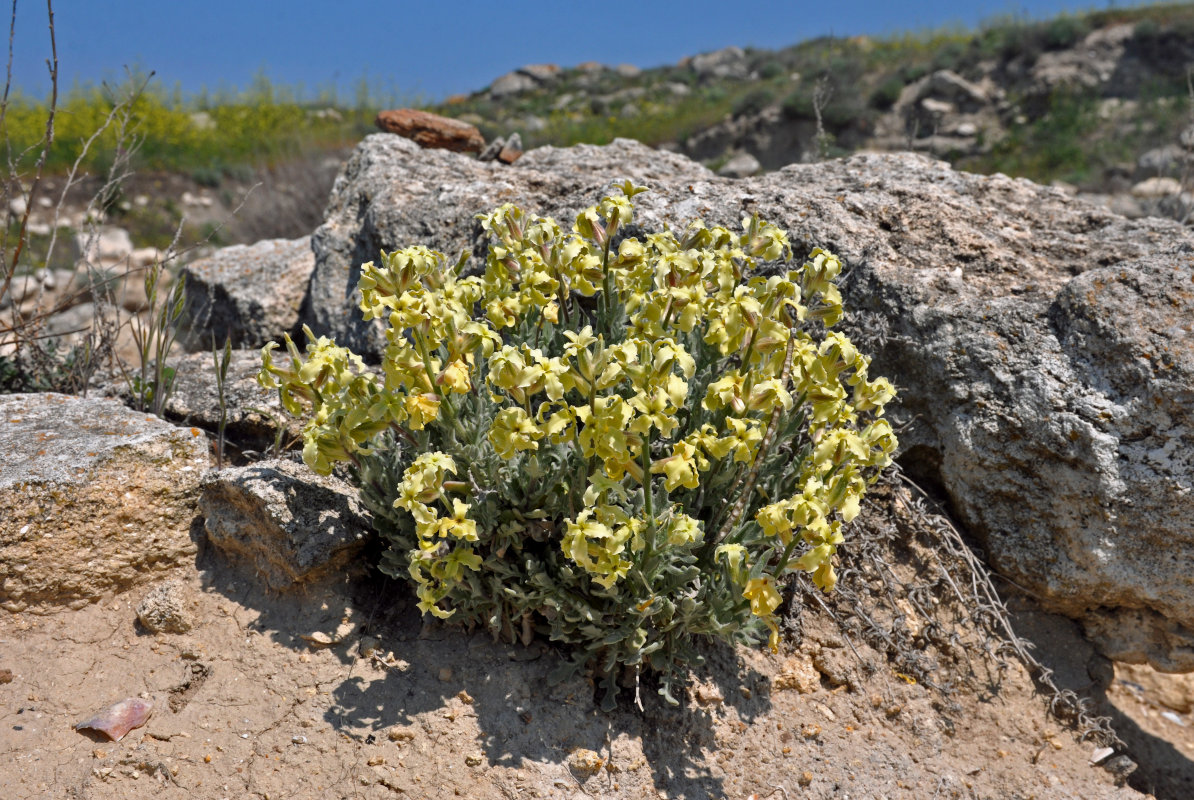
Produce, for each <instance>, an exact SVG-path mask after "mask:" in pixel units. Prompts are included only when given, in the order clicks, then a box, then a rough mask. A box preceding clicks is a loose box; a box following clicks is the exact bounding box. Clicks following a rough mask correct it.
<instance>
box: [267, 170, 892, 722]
mask: <svg viewBox="0 0 1194 800" xmlns="http://www.w3.org/2000/svg"><path fill="white" fill-rule="evenodd" d="M620 188H621V193H620V194H615V195H613V196H610V197H606V198H605V199H603V200H602V201H601V202H600V203H599V204H598V205H596V206H593V207H591V208H588V209H585V210H584V211H583V212H581V213H580V214H579V215H578V216H577V218H576V220H575V222H574V223H573V225H572V226H571V229H570V230H565V229H564V228H562V227H561V226H560V225H559V224H558V223H557V222H555V221H554V220H552V219H546V218H540V217H532V216H528V215H526V214H524V213H523V212H522V211H521V210H519V209H518V208H516V207H513V206H510V205H505V206H502V207H500V208H498V209H496V210H495V211H493V212H492V213H490V214H487V215H484V216H483V217H482V218H481V219H482V223H483V225H484V228H485V230H486V231H487V232H488V233H489V236H490V237H491V245H490V248H489V252H488V259H487V263H486V269H485V272H484V275H480V276H472V277H461V274H460V273H461V267H462V266H463V264H464V261H465V257H464V256H462V257H461V259H460V260H459V261H457V262H456V263H455V264H453V263H452V262H451V261H450V260H449V259H448V258H446V257H445V256H444V255H443V254H441V253H438V252H435V251H432V250H429V249H426V248H423V247H412V248H409V249H406V250H402V251H400V252H396V253H384V254H383V255H382V258H381V260H380V263H379V264H375V263H372V262H371V263H368V264H365V265H363V267H362V274H361V280H360V290H361V295H362V302H361V309H362V311H363V313H364V316H365V319H366V320H381V321H382V322H383V323H385V324H386V342H387V346H386V349H385V353H384V357H383V359H382V363H381V364H380V365H379V366H378V367H377V368H376V369H370V368H369V367H367V366H366V365H365V364H364V362H363V361H362V360H361V359H360V358H359V357H357V356H356V355H354V354H353V353H351V352H349V351H348V350H346V349H345V348H343V347H339V346H337V345H336V344H335V343H334V342H332V341H330V340H328V339H326V338H322V337H321V338H315V337H313V336H311V334H310V332H309V331H308V332H307V334H308V338H309V339H310V341H309V343H308V344H307V347H306V352H305V353H300V352H299V350H298V348H297V347H296V346H295V345H294V343H293V342H292V341H290V339H289V338H287V339H286V343H285V344H286V350H287V351H288V354H289V358H288V359H285V358H284V359H278V358H277V355H278V354H277V353H276V352H275V351H276V349H277V345H276V344H270V345H269V346H267V347H266V348H265V349H264V350H263V358H264V367H263V369H262V371H261V374H260V380H261V382H262V384H263V385H265V386H267V387H272V388H276V389H278V390H279V392H280V393H281V399H282V402H283V404H284V406H285V408H286V409H287V410H288V411H289V412H290V413H292V414H295V415H302V416H305V417H306V423H305V427H304V440H305V446H304V449H303V457H304V459H305V460H306V462H307V464H308V465H310V466H311V468H312V469H314V470H316V471H317V472H321V473H327V472H329V471H330V470H331V469H332V467H333V465H334V464H335V463H336V462H340V461H347V462H349V463H350V464H351V465H352V470H353V473H354V475H355V476H356V478H357V479H358V480H359V483H360V487H361V492H362V497H363V498H364V500H365V502H366V503H367V504H368V506H369V507H370V509H371V510H372V511H373V514H374V520H375V525H376V527H377V529H378V531H379V532H380V534H381V536H382V537H383V539H384V541H385V542H386V544H387V546H388V547H387V549H386V551H385V554H384V557H383V561H382V564H381V568H382V570H383V571H385V572H386V573H387V574H390V575H392V576H395V577H398V578H402V579H405V580H406V581H408V582H409V583H410V584H411V586H412V588H413V590H414V592H415V594H416V595H417V597H418V605H419V608H420V609H421V610H422V611H423V612H424V613H427V614H432V615H434V616H436V617H439V618H443V619H449V620H453V621H456V622H460V623H463V624H465V625H468V626H471V627H482V628H485V629H488V630H489V631H491V632H492V633H493V634H494V635H495V636H498V637H501V638H503V639H506V640H508V641H516V640H522V641H523V642H529V641H530V640H531V639H532V638H533V637H535V636H537V635H542V636H546V637H548V638H550V639H551V640H552V641H555V642H560V643H562V644H564V645H565V646H566V647H567V648H568V650H569V653H570V655H569V658H568V659H567V660H566V661H565V663H563V665H562V667H561V670H560V677H565V676H566V675H567V674H569V673H570V672H575V671H580V670H590V671H592V673H594V675H595V676H596V677H597V679H598V680H599V681H600V683H601V685H602V686H603V688H604V689H605V690H606V694H605V702H606V704H607V706H610V705H612V704H613V702H614V699H615V695H616V689H617V684H618V680H619V679H620V678H624V677H626V676H630V677H632V678H635V679H637V677H638V676H639V675H640V674H641V673H643V672H644V671H646V672H649V673H654V674H656V675H658V677H659V692H660V694H661V695H663V697H664V698H665V699H667V701H668V702H672V703H675V702H676V699H675V698H676V694H677V692H676V689H677V686H678V685H682V684H683V682H684V680H686V675H687V671H688V669H689V667H690V666H691V665H693V664H695V663H698V662H699V661H700V658H701V656H700V651H699V643H700V642H701V641H702V640H703V639H721V640H731V641H732V640H739V641H741V640H747V641H749V640H754V639H755V637H757V636H759V635H761V634H765V633H766V632H767V631H768V630H769V632H770V635H769V644H770V646H771V648H772V649H773V650H775V649H776V647H777V644H778V626H777V624H776V620H775V617H774V613H775V610H776V608H777V607H778V606H779V604H780V594H779V591H778V588H777V586H778V584H779V582H780V581H781V580H783V578H784V576H785V575H786V574H788V573H790V572H791V571H793V570H803V571H806V572H808V573H811V575H812V579H813V580H814V581H815V582H816V584H817V585H818V586H820V587H822V588H823V589H825V590H829V589H832V587H833V585H834V583H835V581H836V575H835V572H834V566H833V562H834V557H835V552H836V550H837V548H838V546H839V545H841V544H842V543H843V541H844V535H843V526H844V525H845V524H847V523H849V522H850V520H852V519H853V518H854V516H855V515H857V514H858V511H859V502H860V500H861V498H862V496H863V494H864V492H865V491H866V487H867V486H868V485H869V484H870V483H871V482H873V481H874V480H875V479H876V478H877V476H878V474H879V471H880V470H882V469H883V468H884V467H885V466H887V465H888V464H889V463H890V460H891V454H892V452H893V451H894V449H895V447H896V439H895V436H894V434H893V432H892V429H891V427H890V425H889V424H888V423H887V421H886V420H885V419H884V418H883V407H884V405H885V404H886V403H887V402H888V401H889V400H890V399H891V398H892V397H893V395H894V390H893V388H892V386H891V384H890V383H889V382H888V381H886V380H885V379H883V378H871V377H870V376H869V375H868V368H869V365H870V362H869V359H868V358H867V357H866V356H864V355H862V354H860V353H859V352H858V350H857V349H856V348H855V347H854V346H853V345H852V344H851V343H850V340H849V339H848V338H847V337H846V336H845V335H843V334H841V333H839V332H837V331H834V330H833V328H834V325H836V324H837V322H838V321H839V320H840V319H841V317H842V314H843V310H842V304H841V296H840V294H839V292H838V289H837V287H836V285H835V283H834V281H835V279H836V278H837V276H838V274H839V272H840V270H841V264H840V262H839V261H838V259H837V258H836V257H835V256H833V255H832V254H830V253H827V252H824V251H821V250H815V251H813V253H812V254H811V255H810V256H809V258H808V260H807V261H805V262H804V263H803V264H802V265H801V266H800V267H798V268H795V269H782V270H781V271H779V272H778V273H777V274H773V275H770V276H762V275H758V274H756V267H757V266H758V265H759V264H760V263H761V262H764V261H766V262H782V261H786V260H788V259H790V255H791V251H790V247H789V245H788V240H787V237H786V235H785V234H784V232H783V231H781V230H779V229H778V228H776V227H775V226H773V225H771V224H768V223H766V222H763V221H761V220H759V219H757V218H748V219H745V220H743V228H742V230H741V231H739V232H732V231H730V230H728V229H726V228H722V227H709V226H706V225H705V224H703V223H700V222H696V223H693V224H692V225H690V226H689V227H688V228H687V229H685V230H684V231H683V232H682V233H680V234H679V235H677V234H676V233H673V232H672V231H668V230H665V231H661V232H658V233H654V234H651V235H648V236H646V237H645V239H643V240H641V241H640V240H639V239H635V238H620V237H619V232H620V231H622V230H623V229H625V228H626V226H627V225H628V224H629V223H630V222H631V221H632V219H633V214H634V206H633V198H634V196H635V195H636V194H638V193H639V192H641V191H645V190H644V189H641V188H638V187H635V186H633V185H632V184H630V183H629V182H628V183H626V184H625V185H624V186H622V187H620ZM615 243H616V244H615Z"/></svg>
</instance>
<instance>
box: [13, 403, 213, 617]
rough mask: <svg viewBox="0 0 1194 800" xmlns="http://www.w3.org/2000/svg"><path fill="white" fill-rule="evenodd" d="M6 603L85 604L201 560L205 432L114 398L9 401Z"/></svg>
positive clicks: (33, 606) (42, 607)
mask: <svg viewBox="0 0 1194 800" xmlns="http://www.w3.org/2000/svg"><path fill="white" fill-rule="evenodd" d="M0 451H3V452H4V453H5V458H4V460H3V462H2V463H0V607H3V608H5V609H7V610H9V611H21V610H24V609H30V610H34V611H50V610H53V609H54V608H56V607H61V606H64V605H65V606H70V607H79V606H82V605H86V604H88V603H91V602H94V601H96V600H98V599H100V598H101V597H102V596H103V595H104V594H106V593H108V592H114V591H121V590H124V589H127V588H129V587H131V586H134V585H136V584H138V583H142V582H144V581H146V580H149V579H151V578H152V577H153V576H155V575H158V574H160V573H161V572H162V571H164V570H168V569H170V568H172V567H175V566H179V565H181V564H185V563H187V562H188V561H190V560H192V559H193V558H194V556H195V552H196V549H195V543H194V542H193V541H192V539H191V535H190V529H191V522H192V520H193V519H194V516H195V511H194V508H195V500H196V497H197V495H198V485H199V475H200V474H201V473H202V472H203V470H204V469H206V467H207V464H208V444H207V437H206V436H205V435H204V434H203V432H202V431H200V430H198V429H193V428H191V429H188V428H176V427H174V426H173V425H170V424H169V423H166V422H164V421H162V420H160V419H158V418H156V417H151V416H148V415H146V414H142V413H138V412H135V411H130V410H129V409H128V408H125V407H124V406H122V405H120V404H119V403H117V402H115V401H112V400H104V399H94V398H80V397H68V396H66V395H60V394H36V395H20V394H18V395H8V396H3V397H0Z"/></svg>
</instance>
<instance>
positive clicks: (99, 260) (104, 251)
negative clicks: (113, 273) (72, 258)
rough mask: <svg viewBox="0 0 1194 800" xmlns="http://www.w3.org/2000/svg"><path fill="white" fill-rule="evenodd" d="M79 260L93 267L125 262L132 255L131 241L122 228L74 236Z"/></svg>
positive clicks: (104, 229) (105, 229)
mask: <svg viewBox="0 0 1194 800" xmlns="http://www.w3.org/2000/svg"><path fill="white" fill-rule="evenodd" d="M75 247H77V248H78V250H79V253H80V256H79V257H80V259H81V260H82V261H83V262H85V263H87V264H90V265H91V266H93V267H100V266H104V267H110V266H114V265H117V264H119V263H120V262H122V261H125V259H127V258H128V257H129V256H130V255H132V253H133V240H132V239H131V238H130V237H129V232H128V231H126V230H125V229H124V228H101V229H100V230H98V231H95V232H94V233H79V234H76V235H75Z"/></svg>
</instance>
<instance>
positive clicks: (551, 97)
mask: <svg viewBox="0 0 1194 800" xmlns="http://www.w3.org/2000/svg"><path fill="white" fill-rule="evenodd" d="M1120 23H1126V24H1130V25H1132V26H1134V36H1133V39H1132V42H1131V44H1130V47H1131V51H1132V58H1133V59H1134V61H1133V63H1134V64H1136V65H1138V66H1139V67H1140V68H1141V69H1143V70H1146V71H1147V72H1148V73H1149V75H1150V76H1151V77H1150V79H1149V80H1148V82H1147V83H1146V84H1145V85H1144V86H1143V88H1142V89H1139V87H1138V90H1133V97H1132V98H1131V99H1132V101H1133V102H1134V103H1135V105H1134V106H1133V108H1132V109H1131V114H1132V119H1131V122H1130V124H1126V125H1125V124H1124V123H1123V121H1122V119H1121V120H1120V121H1119V122H1111V121H1109V120H1108V115H1107V114H1106V113H1105V112H1106V110H1107V101H1108V99H1109V97H1110V98H1114V96H1115V95H1114V89H1113V88H1111V87H1108V86H1100V87H1096V88H1081V87H1077V88H1075V87H1067V88H1062V89H1056V90H1051V91H1046V92H1044V93H1042V92H1041V90H1040V87H1039V86H1033V85H1030V83H1029V81H1028V76H1029V74H1030V73H1031V68H1032V66H1033V65H1034V64H1036V63H1037V61H1038V60H1039V59H1040V58H1041V57H1042V56H1043V55H1045V54H1048V53H1050V52H1057V51H1061V50H1064V49H1066V48H1071V47H1073V46H1074V45H1076V44H1077V43H1079V42H1080V41H1081V40H1082V39H1083V38H1084V37H1085V36H1087V35H1088V34H1089V33H1090V32H1092V31H1095V30H1099V29H1102V28H1106V27H1108V26H1110V25H1113V24H1120ZM1191 64H1194V4H1168V5H1154V6H1145V7H1135V8H1123V9H1107V10H1102V11H1095V12H1090V13H1086V14H1079V15H1064V16H1060V17H1056V18H1054V19H1051V20H1044V21H1036V20H1026V19H1021V18H1014V17H1005V18H999V19H995V20H991V21H989V22H988V23H986V24H984V25H983V26H981V27H980V28H979V29H978V30H976V31H967V30H960V29H942V30H934V31H922V32H917V33H903V34H897V35H890V36H885V37H878V38H870V37H855V38H834V37H822V38H818V39H813V40H809V41H805V42H801V43H799V44H796V45H793V46H791V47H787V48H784V49H781V50H776V51H770V50H754V49H749V48H748V49H747V50H746V51H745V56H744V59H743V67H744V72H743V74H744V75H745V76H746V77H743V76H741V75H740V76H739V77H717V76H714V75H712V74H710V73H708V72H706V73H705V74H699V73H698V72H697V71H696V70H694V69H693V68H691V66H689V65H687V64H681V65H671V66H664V67H659V68H654V69H647V70H643V71H641V72H640V73H638V74H636V75H631V76H627V75H624V74H622V73H621V72H619V71H616V70H612V69H594V70H585V69H581V68H570V69H564V70H561V72H560V73H559V75H558V76H557V77H556V78H555V79H554V80H551V81H548V82H546V83H544V84H543V85H541V86H539V87H538V88H535V89H532V90H529V91H525V92H521V93H517V94H512V95H506V96H504V97H500V98H494V97H492V96H491V94H490V93H489V92H487V91H479V92H475V93H473V94H472V95H469V96H458V97H454V98H449V99H448V100H446V101H444V102H442V103H439V104H435V105H426V104H417V103H415V104H416V105H421V106H422V107H425V108H428V109H429V110H432V111H435V112H437V113H441V114H444V115H447V116H451V117H456V118H458V119H462V120H465V121H468V122H472V123H474V124H476V125H477V126H478V127H479V128H480V129H481V131H482V133H484V134H485V135H486V137H487V138H492V137H495V136H504V135H508V134H510V133H513V132H515V131H518V132H519V133H520V134H521V135H522V139H523V143H524V145H525V146H526V147H528V148H530V147H535V146H538V145H543V144H553V145H558V146H567V145H571V144H575V143H578V142H589V143H595V144H603V143H607V142H609V141H612V140H613V139H614V138H616V137H629V138H635V139H638V140H640V141H643V142H645V143H647V144H651V145H663V144H671V145H674V146H677V147H681V148H683V147H684V144H685V142H686V141H688V140H689V139H690V138H691V137H693V136H694V135H695V134H699V133H701V132H702V131H705V130H707V129H709V128H710V127H712V126H715V125H717V124H719V123H721V122H723V121H725V120H727V119H729V118H734V117H747V116H751V115H755V114H758V113H759V112H760V111H763V110H764V109H767V108H773V109H777V110H778V112H779V113H780V114H781V115H782V118H783V119H784V120H786V121H787V122H788V123H790V124H792V125H804V126H805V128H806V129H807V128H809V127H813V126H815V125H816V124H817V121H818V118H819V122H820V124H821V126H822V127H823V129H824V134H825V135H824V142H825V143H826V144H827V145H828V147H826V148H824V149H822V150H821V153H822V154H824V155H842V154H845V153H848V152H850V151H852V150H853V149H855V148H857V147H861V146H866V145H867V143H868V139H869V137H871V136H872V135H873V134H874V132H875V126H876V122H877V121H878V120H879V119H880V118H881V117H882V115H883V114H884V113H886V112H889V111H890V109H891V108H892V106H893V105H894V104H895V103H896V101H897V100H898V98H899V96H900V93H901V92H902V91H903V90H904V89H905V87H907V86H908V85H909V84H911V83H913V82H914V81H916V80H917V79H919V78H921V77H923V76H925V75H928V74H930V73H932V72H934V71H937V70H943V69H948V70H951V71H953V72H955V73H957V74H959V75H961V76H962V77H963V78H966V79H968V80H972V81H976V80H979V79H980V78H983V77H984V76H986V77H990V78H991V79H992V80H994V81H995V82H996V83H997V84H998V85H1000V86H1001V87H1002V88H1003V89H1004V91H1005V93H1006V109H1007V110H1006V114H1004V116H1005V117H1006V118H1005V119H1002V120H1001V123H1002V130H1001V131H1000V136H999V138H998V140H995V138H992V139H989V140H988V141H987V143H986V144H985V145H984V146H983V147H982V148H981V150H982V152H981V153H978V154H975V153H974V152H969V153H962V152H959V153H953V154H949V153H946V154H945V155H946V157H947V158H949V159H950V160H951V161H953V162H954V163H955V165H957V166H959V167H961V168H965V169H970V170H975V171H979V172H994V171H1001V172H1005V173H1008V174H1012V175H1018V176H1024V177H1029V178H1032V179H1034V180H1038V181H1049V180H1054V179H1065V180H1070V181H1074V182H1078V183H1083V182H1087V183H1091V184H1097V183H1098V182H1099V181H1101V180H1103V179H1104V177H1105V175H1106V174H1107V172H1108V171H1109V170H1114V169H1116V168H1117V167H1122V166H1123V164H1124V163H1125V162H1129V161H1132V160H1133V159H1134V158H1135V157H1136V156H1137V155H1139V153H1140V152H1142V151H1143V150H1145V149H1148V148H1150V147H1156V146H1159V145H1161V144H1169V143H1172V142H1173V141H1175V136H1176V133H1177V131H1178V130H1179V129H1180V127H1181V126H1182V125H1184V124H1185V122H1186V120H1187V117H1188V115H1189V112H1190V106H1191V103H1190V100H1189V88H1188V86H1187V81H1186V69H1187V67H1188V66H1189V65H1191ZM127 89H128V87H127V86H125V87H117V88H116V90H114V91H107V90H104V89H100V88H95V87H87V88H79V89H75V90H72V91H71V92H68V93H67V94H66V97H65V99H64V100H63V101H62V103H61V104H60V107H59V112H58V117H57V141H56V143H55V146H54V148H53V151H52V152H51V154H50V158H49V162H48V168H49V169H50V171H52V172H62V171H65V170H66V169H68V168H69V165H70V164H71V163H72V162H73V161H74V160H75V158H76V156H77V155H78V153H79V151H80V148H81V146H82V142H83V141H84V140H85V138H86V137H87V136H88V135H89V134H90V132H91V131H93V130H95V129H96V128H97V127H98V125H99V123H100V121H101V120H102V119H103V118H104V116H105V115H106V114H107V113H108V112H109V110H110V109H111V108H112V106H113V102H114V100H113V96H114V95H116V96H119V95H120V93H122V92H126V91H127ZM302 96H303V93H302V91H301V90H295V89H291V88H288V87H281V86H277V85H274V84H271V83H270V82H269V81H268V79H266V78H265V77H264V76H261V77H259V78H258V79H257V80H256V81H255V82H254V85H253V86H252V87H251V88H250V89H249V90H247V91H244V92H239V93H238V92H223V93H221V94H219V95H217V96H214V97H213V96H211V95H209V94H207V93H206V92H205V93H202V94H201V95H198V96H195V97H190V98H186V99H184V98H183V97H182V96H181V93H179V92H177V91H175V92H173V93H171V92H167V91H165V90H164V89H162V88H161V86H160V85H156V84H150V86H149V89H148V90H147V91H145V92H144V93H143V94H142V96H141V97H140V98H139V99H138V101H137V103H136V105H135V108H134V111H135V114H134V119H133V125H132V133H133V135H134V137H135V140H136V141H137V143H138V148H137V150H136V153H135V156H134V157H133V159H132V161H131V164H130V166H131V167H132V168H133V169H134V170H138V171H169V172H175V173H180V174H184V175H188V176H189V177H191V178H193V179H195V180H196V181H198V182H200V183H203V184H206V185H213V186H214V185H216V184H218V183H219V182H220V181H222V180H223V179H224V178H225V177H235V178H243V177H245V176H247V175H248V174H249V173H251V171H252V169H254V168H259V167H261V166H263V165H268V164H276V163H279V162H285V161H290V160H294V159H297V158H299V157H302V156H304V155H307V154H311V153H315V152H321V151H325V150H330V149H336V148H341V147H344V146H345V145H349V144H351V143H353V142H355V141H356V140H358V139H360V138H361V137H362V136H364V135H365V134H367V133H369V132H371V131H372V130H373V119H374V116H375V114H376V112H377V110H378V109H380V108H384V107H392V106H394V105H396V104H398V103H399V102H400V101H398V99H397V98H396V97H395V96H394V93H393V92H391V93H390V96H388V97H386V96H380V95H379V93H377V92H374V91H370V90H369V89H368V87H367V85H365V84H362V90H361V91H360V92H358V97H357V98H355V100H354V102H352V103H344V102H339V101H337V99H336V98H334V97H324V98H322V99H321V100H319V101H310V100H304V99H302ZM815 98H816V101H815ZM406 104H412V103H410V101H409V100H407V101H406ZM1001 114H1003V112H1001ZM44 128H45V107H44V105H43V104H42V103H40V102H34V101H31V100H29V99H28V98H23V97H21V96H19V95H18V96H16V97H15V99H12V100H10V103H9V107H8V109H7V112H6V116H5V119H4V129H5V130H4V134H5V135H6V136H7V137H8V139H9V141H10V142H11V144H12V145H13V148H14V152H20V151H21V149H22V148H24V147H27V146H29V145H31V144H33V143H36V142H37V141H38V140H39V139H40V137H41V135H42V132H43V131H44ZM921 133H922V134H923V133H924V131H923V130H922V131H921ZM115 147H116V135H115V133H114V132H113V131H109V132H107V133H106V134H105V135H104V137H103V138H101V139H100V140H99V141H98V142H97V143H96V145H95V146H94V147H93V148H92V151H91V153H90V154H89V155H88V157H87V158H86V159H85V160H84V165H83V166H84V169H85V170H87V171H90V172H92V173H95V172H100V171H103V169H104V168H105V167H107V166H109V165H110V164H111V163H112V162H113V160H114V159H115V158H116V155H117V154H116V152H115ZM698 155H699V157H702V158H715V157H716V156H710V155H700V154H698Z"/></svg>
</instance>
